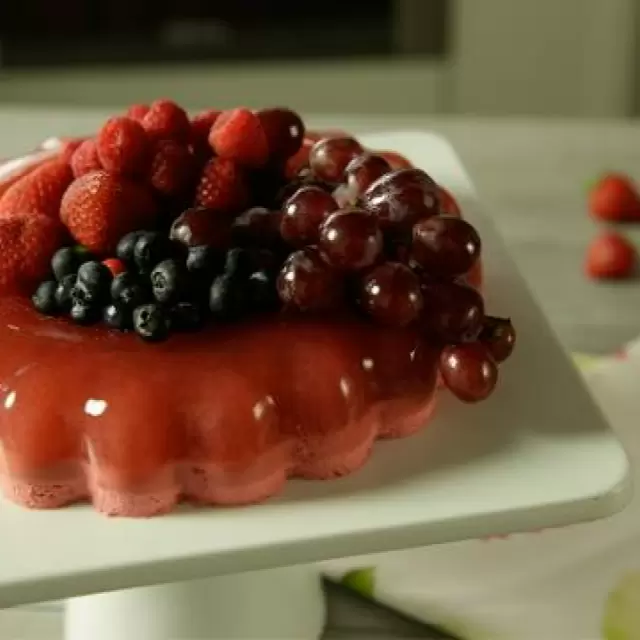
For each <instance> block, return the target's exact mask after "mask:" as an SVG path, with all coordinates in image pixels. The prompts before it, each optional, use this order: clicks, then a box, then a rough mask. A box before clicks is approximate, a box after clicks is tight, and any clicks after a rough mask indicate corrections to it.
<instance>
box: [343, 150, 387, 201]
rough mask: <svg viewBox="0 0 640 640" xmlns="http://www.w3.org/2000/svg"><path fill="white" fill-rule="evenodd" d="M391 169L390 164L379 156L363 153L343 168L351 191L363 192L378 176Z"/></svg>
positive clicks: (358, 193)
mask: <svg viewBox="0 0 640 640" xmlns="http://www.w3.org/2000/svg"><path fill="white" fill-rule="evenodd" d="M390 171H391V165H390V164H389V163H388V162H387V161H386V160H385V159H384V158H382V157H381V156H374V155H372V154H370V153H363V154H362V155H360V156H357V157H356V158H354V159H353V160H352V161H351V162H350V163H349V164H348V165H347V167H346V169H345V170H344V172H345V175H346V176H347V184H348V185H349V189H350V190H351V192H352V193H355V194H357V195H360V194H362V193H364V192H365V191H366V190H367V189H368V188H369V187H370V186H371V184H373V183H374V182H375V181H376V180H377V179H378V178H380V177H381V176H383V175H384V174H385V173H389V172H390Z"/></svg>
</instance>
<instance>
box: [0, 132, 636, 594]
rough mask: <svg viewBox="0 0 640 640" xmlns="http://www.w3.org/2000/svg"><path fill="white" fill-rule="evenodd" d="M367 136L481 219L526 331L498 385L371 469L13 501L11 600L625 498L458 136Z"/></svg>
mask: <svg viewBox="0 0 640 640" xmlns="http://www.w3.org/2000/svg"><path fill="white" fill-rule="evenodd" d="M363 139H364V142H365V144H367V145H369V146H370V147H373V148H384V149H394V150H397V151H399V152H400V153H403V154H405V155H406V156H407V157H408V158H410V159H411V160H412V161H413V162H414V163H415V164H416V165H417V166H420V167H422V168H424V169H426V170H427V171H428V172H429V173H431V174H432V175H433V176H434V178H435V179H436V180H438V181H439V182H441V183H442V184H443V185H444V186H446V187H448V188H449V189H451V190H452V191H453V193H454V194H455V195H456V196H457V198H458V199H459V201H460V203H461V205H462V207H463V209H464V212H465V215H466V216H467V217H468V218H469V219H470V220H471V221H472V222H473V223H474V224H475V225H477V227H478V228H479V230H480V232H481V235H482V237H483V240H484V261H485V267H486V279H487V291H488V307H489V309H491V310H492V312H494V313H497V314H508V315H511V316H512V318H513V320H514V322H515V325H516V327H517V330H518V335H519V345H518V348H517V350H516V353H515V355H514V357H513V358H512V359H511V360H510V361H509V362H507V363H506V364H505V365H504V367H503V369H502V370H501V373H502V379H501V382H500V387H499V390H498V391H497V392H496V393H495V395H494V396H493V397H492V398H491V399H490V400H488V401H487V402H485V403H482V404H480V405H477V406H465V405H462V404H460V403H457V402H455V401H453V399H451V398H445V399H444V400H443V402H442V403H441V405H440V407H439V412H438V417H437V419H436V420H435V422H434V423H433V425H432V426H431V427H430V428H429V429H427V430H425V431H424V432H423V433H421V434H419V435H416V436H414V437H411V438H409V439H406V440H400V441H394V442H382V443H378V444H377V446H376V449H375V452H374V455H373V457H372V459H371V461H370V462H369V463H368V464H367V465H366V467H365V468H364V469H363V470H361V471H360V472H358V473H356V474H354V475H353V476H350V477H347V478H344V479H340V480H334V481H331V482H305V481H293V482H290V484H289V485H288V488H287V490H286V491H285V493H284V494H283V495H282V496H281V497H279V498H278V499H274V500H271V501H269V502H267V503H264V504H261V505H258V506H255V507H245V508H235V509H195V510H194V509H190V508H187V507H185V508H181V509H179V510H178V511H176V512H175V513H173V514H170V515H168V516H164V517H161V518H156V519H152V520H126V519H115V520H109V519H107V518H104V517H102V516H99V515H98V514H96V513H94V512H93V510H92V509H91V508H90V507H88V506H76V507H71V508H66V509H61V510H58V511H51V512H35V511H28V510H25V509H22V508H20V507H16V506H14V505H11V504H9V503H7V502H1V503H0V606H9V605H13V604H20V603H24V602H33V601H42V600H49V599H55V598H61V597H66V596H72V595H80V594H83V593H92V592H98V591H106V590H110V589H117V588H124V587H128V586H138V585H145V584H152V583H160V582H170V581H176V580H188V579H191V578H198V577H205V576H214V575H217V574H224V573H236V572H243V571H249V570H253V569H263V568H269V567H275V566H281V565H289V564H295V563H304V562H311V561H316V560H323V559H328V558H333V557H341V556H349V555H359V554H364V553H373V552H377V551H385V550H391V549H397V548H405V547H410V546H422V545H428V544H433V543H439V542H446V541H453V540H459V539H464V538H470V537H476V536H482V535H486V534H497V533H509V532H513V531H518V530H525V529H531V528H538V527H549V526H557V525H565V524H569V523H574V522H578V521H583V520H589V519H594V518H599V517H603V516H606V515H609V514H611V513H613V512H615V511H617V510H619V509H621V508H622V507H623V506H624V505H625V504H626V502H627V500H628V498H629V483H628V463H627V458H626V456H625V453H624V451H623V449H622V447H621V445H620V444H619V443H618V441H617V440H616V439H615V437H614V435H613V434H612V432H611V431H610V430H609V428H608V426H607V425H606V423H605V422H604V420H603V418H602V416H601V414H600V412H599V410H598V409H597V408H596V406H595V405H594V403H593V401H592V400H591V398H590V396H589V394H588V392H587V390H586V389H585V387H584V386H583V384H582V382H581V380H580V376H579V374H578V373H577V372H576V371H575V369H574V367H573V365H572V363H571V362H570V360H569V358H568V357H567V355H566V354H565V353H563V351H562V349H561V348H560V346H559V345H558V342H557V341H556V339H555V337H554V335H553V333H552V331H551V330H550V328H549V326H548V325H547V322H546V321H545V319H544V318H543V317H542V314H541V313H540V311H539V310H538V307H537V306H536V304H535V303H534V301H533V299H532V297H531V295H530V294H529V292H528V290H527V289H526V287H525V286H524V284H523V281H522V279H521V278H520V276H519V275H518V273H517V272H516V269H515V267H514V264H513V262H512V261H511V260H510V259H509V257H508V256H507V253H506V251H505V248H504V246H503V244H502V242H501V240H500V238H499V237H498V235H497V234H496V232H495V230H494V228H493V226H492V225H491V223H490V222H489V220H488V219H487V218H486V217H484V215H483V214H482V213H481V211H480V205H479V203H478V201H477V198H476V195H475V193H474V190H473V187H472V186H471V183H470V181H469V179H468V177H467V175H466V173H465V171H464V169H463V167H462V166H461V164H460V162H459V160H458V158H457V157H456V155H455V153H454V151H453V150H452V149H451V147H450V146H449V144H448V143H447V142H446V141H444V140H442V139H441V138H439V137H436V136H434V135H430V134H426V133H416V132H414V133H410V132H408V133H388V134H376V135H368V136H364V137H363ZM568 294H569V292H568ZM568 294H567V295H568Z"/></svg>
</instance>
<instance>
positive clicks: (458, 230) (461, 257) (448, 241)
mask: <svg viewBox="0 0 640 640" xmlns="http://www.w3.org/2000/svg"><path fill="white" fill-rule="evenodd" d="M411 253H412V258H413V259H414V260H415V261H416V262H417V263H418V264H419V265H420V266H421V267H422V269H424V270H425V271H426V272H427V273H429V274H432V275H438V276H445V277H455V276H459V275H462V274H464V273H466V272H467V271H469V269H471V267H473V265H474V264H475V262H476V260H477V259H478V257H479V255H480V236H479V235H478V232H477V231H476V230H475V229H474V228H473V227H472V226H471V225H470V224H469V223H468V222H466V221H465V220H462V219H461V218H454V217H452V216H434V217H432V218H427V219H426V220H420V221H419V222H417V223H416V224H415V225H414V227H413V242H412V247H411Z"/></svg>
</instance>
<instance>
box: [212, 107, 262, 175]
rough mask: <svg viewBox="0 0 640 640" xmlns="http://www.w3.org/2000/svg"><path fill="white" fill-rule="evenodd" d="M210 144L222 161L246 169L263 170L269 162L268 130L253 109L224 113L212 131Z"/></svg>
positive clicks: (232, 110) (233, 110)
mask: <svg viewBox="0 0 640 640" xmlns="http://www.w3.org/2000/svg"><path fill="white" fill-rule="evenodd" d="M209 144H210V145H211V148H212V149H213V150H214V151H215V152H216V153H217V154H218V155H219V156H220V157H221V158H226V159H227V160H233V161H235V162H237V163H238V164H240V165H242V166H245V167H252V168H259V167H262V166H264V165H265V164H266V163H267V161H268V160H269V145H268V143H267V137H266V135H265V132H264V129H263V128H262V124H261V122H260V119H259V118H258V116H257V115H256V114H255V113H253V111H250V110H249V109H244V108H239V109H231V110H230V111H223V112H222V113H221V114H220V116H219V117H218V119H217V120H216V122H215V124H214V125H213V127H212V128H211V133H210V134H209Z"/></svg>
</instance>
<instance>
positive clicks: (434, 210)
mask: <svg viewBox="0 0 640 640" xmlns="http://www.w3.org/2000/svg"><path fill="white" fill-rule="evenodd" d="M362 203H363V206H364V207H365V209H367V210H368V211H371V212H372V213H373V214H375V215H376V216H377V217H378V219H379V221H380V226H381V227H382V229H383V231H391V232H393V233H396V232H398V231H400V232H403V231H405V232H406V231H410V229H411V227H413V225H414V224H415V223H416V222H418V220H421V219H422V218H429V217H431V216H434V215H437V214H438V213H439V212H440V199H439V195H438V185H437V184H436V183H435V182H434V181H433V179H432V178H430V177H429V176H428V175H427V174H426V173H425V172H424V171H421V170H420V169H400V170H399V171H392V172H391V173H386V174H385V175H383V176H382V177H380V178H378V179H377V180H376V181H375V182H374V183H373V184H372V185H371V186H370V187H369V188H368V189H367V190H366V191H365V192H364V195H363V196H362Z"/></svg>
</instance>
